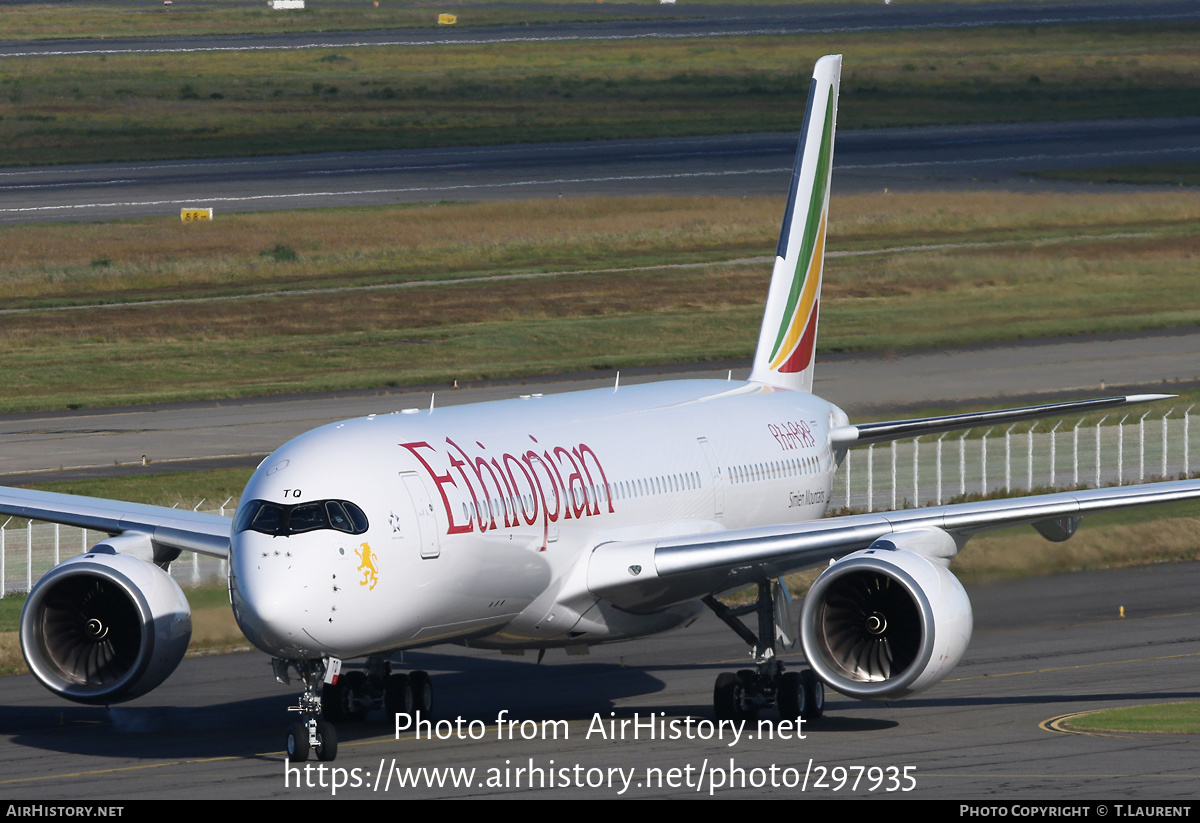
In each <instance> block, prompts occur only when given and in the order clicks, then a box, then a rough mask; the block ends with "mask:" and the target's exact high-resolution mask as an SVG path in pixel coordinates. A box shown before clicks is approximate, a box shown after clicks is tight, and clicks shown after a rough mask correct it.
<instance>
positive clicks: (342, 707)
mask: <svg viewBox="0 0 1200 823" xmlns="http://www.w3.org/2000/svg"><path fill="white" fill-rule="evenodd" d="M321 716H322V717H324V718H325V719H326V720H328V721H329V722H331V723H341V722H342V721H343V720H345V719H346V687H345V686H344V685H343V684H342V683H326V684H324V686H322V688H321Z"/></svg>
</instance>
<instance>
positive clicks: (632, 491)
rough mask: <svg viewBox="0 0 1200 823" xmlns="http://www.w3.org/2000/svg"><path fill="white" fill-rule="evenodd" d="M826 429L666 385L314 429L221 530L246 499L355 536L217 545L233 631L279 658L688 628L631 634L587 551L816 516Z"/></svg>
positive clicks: (767, 392)
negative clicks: (337, 514) (351, 520)
mask: <svg viewBox="0 0 1200 823" xmlns="http://www.w3.org/2000/svg"><path fill="white" fill-rule="evenodd" d="M844 421H845V415H844V414H843V413H842V412H841V410H840V409H838V408H837V407H835V406H832V405H831V404H829V403H827V402H826V401H824V400H821V399H820V398H817V397H814V396H813V395H811V394H806V393H802V392H790V391H783V390H779V389H773V388H771V387H768V386H764V385H761V384H755V383H742V382H733V381H729V382H726V381H677V382H665V383H655V384H648V385H641V386H628V387H621V388H619V389H601V390H594V391H586V392H575V393H568V394H562V395H555V396H548V397H541V396H530V397H522V398H520V399H514V400H505V401H499V402H492V403H481V404H474V405H463V406H455V407H449V408H445V409H437V410H433V411H425V410H421V411H413V410H409V411H408V412H403V413H393V414H386V415H375V416H371V417H367V418H360V419H355V420H349V421H346V422H343V423H337V424H333V425H329V426H325V427H322V428H319V429H316V430H314V431H311V432H309V433H307V434H305V435H303V436H301V437H299V438H297V439H295V440H293V441H291V442H289V443H288V444H286V445H284V446H283V447H282V448H280V449H279V450H278V451H276V452H275V453H274V454H272V455H271V456H270V457H268V458H267V459H266V460H265V461H263V463H262V465H261V466H259V468H258V470H257V471H256V472H255V474H254V476H253V477H252V478H251V480H250V482H249V483H248V484H247V486H246V490H245V492H244V494H243V497H242V502H241V505H240V507H239V513H240V512H241V511H242V509H244V508H245V507H246V506H247V505H249V504H250V503H251V502H252V501H255V500H264V501H270V502H271V503H274V504H282V505H284V506H293V505H298V504H303V503H305V502H307V501H320V500H341V501H349V502H351V503H353V504H355V505H357V506H358V507H360V508H361V509H362V511H363V512H365V514H366V515H367V519H368V521H369V526H368V527H367V528H366V529H365V531H362V533H358V534H351V533H346V532H344V531H338V530H336V529H334V528H319V529H315V530H312V531H306V532H304V533H299V534H288V535H287V536H279V535H275V534H267V533H262V532H260V531H254V530H242V531H240V532H237V533H235V534H234V536H233V542H232V553H231V565H230V592H231V597H232V599H233V603H234V610H235V615H236V616H237V619H238V622H239V624H240V625H241V627H242V629H243V631H245V633H246V635H247V636H248V637H249V638H250V639H251V640H252V641H253V642H254V643H255V644H256V645H258V646H259V647H260V648H262V649H263V650H264V651H266V652H268V653H269V654H272V655H275V656H279V657H284V658H301V657H304V658H309V657H316V656H326V655H330V656H335V657H340V658H353V657H358V656H362V655H365V654H372V653H377V652H383V651H387V650H390V649H400V648H406V647H413V646H422V645H430V644H433V643H439V642H447V641H452V642H464V641H469V642H470V643H471V645H476V646H488V647H545V646H571V645H586V644H589V643H596V642H603V641H606V640H615V639H620V638H625V637H632V636H638V635H643V634H648V633H652V632H656V631H662V630H665V629H668V628H673V627H675V626H678V625H680V624H682V623H685V622H687V621H689V620H690V619H691V617H692V616H693V615H694V613H695V610H694V609H692V608H690V607H688V608H675V609H669V610H666V611H663V612H658V613H655V614H651V615H643V616H637V615H632V614H628V613H626V612H621V611H620V610H616V609H613V608H611V607H609V606H608V605H607V604H605V603H604V602H602V601H600V600H599V598H596V597H595V596H594V595H591V594H590V592H588V591H587V586H586V569H587V563H588V558H589V557H590V555H591V552H592V550H593V549H594V548H596V547H597V546H599V545H601V544H603V543H605V542H607V541H612V540H647V539H655V538H664V537H676V536H681V535H690V534H703V533H708V532H714V531H723V530H726V529H736V528H744V527H749V526H756V525H767V524H771V525H774V524H783V523H794V522H799V521H803V520H811V519H814V518H818V517H820V516H822V515H823V514H824V512H825V509H826V507H827V505H828V503H829V499H830V487H831V483H832V478H833V473H834V471H835V470H836V464H835V459H834V455H833V453H832V452H831V450H830V447H829V438H828V432H829V430H830V428H831V427H833V426H836V425H839V424H841V423H843V422H844ZM239 520H240V518H239ZM235 522H237V520H235Z"/></svg>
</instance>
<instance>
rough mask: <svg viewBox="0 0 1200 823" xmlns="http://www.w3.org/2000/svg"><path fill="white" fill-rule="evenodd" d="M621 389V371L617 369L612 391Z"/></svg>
mask: <svg viewBox="0 0 1200 823" xmlns="http://www.w3.org/2000/svg"><path fill="white" fill-rule="evenodd" d="M619 388H621V370H620V369H617V382H616V383H613V391H616V390H617V389H619Z"/></svg>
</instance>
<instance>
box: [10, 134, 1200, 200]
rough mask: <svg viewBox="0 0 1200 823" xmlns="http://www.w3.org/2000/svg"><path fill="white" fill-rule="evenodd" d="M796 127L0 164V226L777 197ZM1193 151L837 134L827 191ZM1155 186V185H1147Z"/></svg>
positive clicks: (961, 182) (954, 181)
mask: <svg viewBox="0 0 1200 823" xmlns="http://www.w3.org/2000/svg"><path fill="white" fill-rule="evenodd" d="M795 151H796V135H794V134H790V133H766V134H746V135H719V136H714V137H692V138H661V139H651V140H612V141H596V142H581V143H548V144H538V145H517V146H490V147H487V146H485V147H465V148H449V149H413V150H405V151H379V152H351V153H341V154H315V155H299V156H289V157H261V158H235V159H226V160H190V161H162V162H154V163H145V162H143V163H112V164H100V165H83V166H52V167H36V168H17V169H5V170H3V171H0V223H28V222H39V221H61V220H108V219H117V218H129V217H152V216H158V215H173V214H175V213H177V212H178V210H179V209H180V208H184V207H208V208H213V209H215V211H216V213H217V214H218V215H219V214H220V213H222V212H226V211H253V210H276V209H297V208H313V207H333V206H381V205H392V204H396V203H414V202H440V201H446V200H508V199H524V198H545V197H557V196H572V197H575V196H587V195H640V194H647V193H654V194H664V195H711V194H716V195H738V196H740V195H745V194H766V195H772V196H779V197H782V196H783V194H785V193H786V191H787V186H788V181H789V179H790V174H791V168H792V160H793V157H794V155H795ZM1196 161H1200V117H1196V118H1161V119H1154V120H1101V121H1087V122H1063V123H1017V124H1003V125H987V126H936V127H924V128H898V129H872V130H863V131H841V132H839V133H838V150H837V154H836V156H835V160H834V180H835V190H836V191H837V192H838V193H855V192H873V191H874V192H879V191H883V190H884V189H888V190H890V191H922V190H945V189H960V188H971V189H988V188H998V189H1005V190H1009V191H1039V190H1046V189H1054V190H1065V191H1081V190H1086V191H1094V187H1092V186H1089V185H1088V184H1068V183H1058V182H1049V181H1040V180H1037V179H1035V178H1031V177H1030V173H1031V172H1036V171H1040V170H1047V169H1070V168H1092V167H1098V166H1113V165H1121V164H1127V163H1168V162H1196ZM1160 188H1161V187H1160Z"/></svg>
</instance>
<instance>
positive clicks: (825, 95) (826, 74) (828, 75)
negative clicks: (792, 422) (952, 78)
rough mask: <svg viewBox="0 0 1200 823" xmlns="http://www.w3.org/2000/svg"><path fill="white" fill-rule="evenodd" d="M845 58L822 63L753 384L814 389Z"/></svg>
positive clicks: (824, 59)
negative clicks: (830, 178) (839, 87)
mask: <svg viewBox="0 0 1200 823" xmlns="http://www.w3.org/2000/svg"><path fill="white" fill-rule="evenodd" d="M841 74H842V56H841V55H840V54H831V55H828V56H826V57H822V58H821V59H820V60H818V61H817V65H816V68H815V69H813V79H812V86H811V87H810V89H809V93H808V108H807V109H806V110H805V112H804V128H803V130H802V131H801V132H800V147H799V149H798V150H797V152H796V165H795V167H794V168H793V169H792V189H791V191H790V192H789V193H788V204H787V211H786V212H785V213H784V215H783V230H782V231H781V232H780V233H779V247H778V248H777V249H776V251H775V271H774V273H773V274H772V275H771V288H770V291H768V292H767V310H766V313H765V314H764V315H763V324H762V330H761V331H760V332H759V335H758V349H757V350H756V351H755V352H754V368H753V370H752V371H751V372H750V379H751V380H752V381H755V382H758V383H766V384H768V385H771V386H778V387H779V388H784V389H795V390H799V391H812V381H813V353H814V351H815V350H816V346H817V315H818V313H819V311H818V310H819V308H820V298H821V272H822V269H823V268H824V264H825V223H826V220H827V218H828V216H829V177H830V172H831V171H832V169H833V134H834V128H835V124H836V122H837V99H838V82H839V80H840V79H841Z"/></svg>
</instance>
